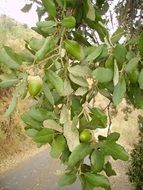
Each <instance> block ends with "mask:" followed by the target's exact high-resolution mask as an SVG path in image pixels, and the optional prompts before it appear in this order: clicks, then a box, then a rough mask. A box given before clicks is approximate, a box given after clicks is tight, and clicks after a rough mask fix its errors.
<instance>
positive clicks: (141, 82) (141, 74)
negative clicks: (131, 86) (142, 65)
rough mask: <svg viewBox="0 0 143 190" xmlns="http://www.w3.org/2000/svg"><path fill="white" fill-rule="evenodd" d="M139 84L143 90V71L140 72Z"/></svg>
mask: <svg viewBox="0 0 143 190" xmlns="http://www.w3.org/2000/svg"><path fill="white" fill-rule="evenodd" d="M138 82H139V86H140V89H143V69H142V70H141V71H140V74H139V78H138Z"/></svg>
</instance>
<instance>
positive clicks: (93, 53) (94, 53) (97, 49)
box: [85, 45, 104, 62]
mask: <svg viewBox="0 0 143 190" xmlns="http://www.w3.org/2000/svg"><path fill="white" fill-rule="evenodd" d="M103 48H104V46H103V45H100V46H98V47H95V50H94V51H93V50H92V51H91V53H89V55H88V56H87V57H86V59H85V60H86V61H89V62H92V61H94V60H95V59H96V58H98V57H99V56H100V55H101V53H102V51H103Z"/></svg>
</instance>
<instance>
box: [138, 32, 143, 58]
mask: <svg viewBox="0 0 143 190" xmlns="http://www.w3.org/2000/svg"><path fill="white" fill-rule="evenodd" d="M138 47H139V51H140V55H141V58H142V59H143V32H142V33H141V34H140V37H139V40H138Z"/></svg>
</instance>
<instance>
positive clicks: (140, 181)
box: [128, 116, 143, 190]
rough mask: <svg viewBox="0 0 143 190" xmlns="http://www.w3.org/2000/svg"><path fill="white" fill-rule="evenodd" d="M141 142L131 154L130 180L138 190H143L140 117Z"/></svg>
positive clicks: (142, 139)
mask: <svg viewBox="0 0 143 190" xmlns="http://www.w3.org/2000/svg"><path fill="white" fill-rule="evenodd" d="M139 128H140V133H139V141H138V143H137V144H135V145H134V149H133V150H132V152H131V159H130V166H129V171H128V175H129V179H130V181H131V183H133V185H134V186H135V189H136V190H142V189H143V157H142V155H143V117H142V116H140V117H139Z"/></svg>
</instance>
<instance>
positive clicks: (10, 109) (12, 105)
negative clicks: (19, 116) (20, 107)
mask: <svg viewBox="0 0 143 190" xmlns="http://www.w3.org/2000/svg"><path fill="white" fill-rule="evenodd" d="M17 102H18V98H17V97H15V96H13V98H12V101H11V103H10V105H9V107H8V109H7V110H6V112H5V114H4V116H6V117H8V116H10V115H11V114H12V113H13V112H14V111H15V109H16V106H17Z"/></svg>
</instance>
